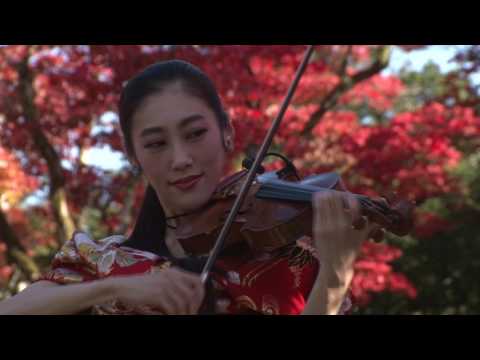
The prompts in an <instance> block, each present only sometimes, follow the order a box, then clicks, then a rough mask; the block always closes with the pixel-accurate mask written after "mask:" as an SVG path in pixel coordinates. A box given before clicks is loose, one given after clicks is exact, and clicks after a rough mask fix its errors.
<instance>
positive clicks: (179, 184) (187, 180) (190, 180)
mask: <svg viewBox="0 0 480 360" xmlns="http://www.w3.org/2000/svg"><path fill="white" fill-rule="evenodd" d="M202 177H203V174H200V175H194V176H188V177H184V178H182V179H179V180H176V181H173V182H170V185H172V186H175V187H176V188H178V189H180V190H189V189H191V188H193V187H194V186H195V185H196V184H197V182H198V181H199V180H200V179H201V178H202Z"/></svg>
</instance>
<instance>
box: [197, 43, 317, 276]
mask: <svg viewBox="0 0 480 360" xmlns="http://www.w3.org/2000/svg"><path fill="white" fill-rule="evenodd" d="M313 48H314V45H309V46H308V48H307V50H306V51H305V55H304V57H303V60H302V62H301V63H300V65H299V67H298V69H297V73H296V74H295V78H294V79H293V82H292V83H291V85H290V88H289V89H288V92H287V95H286V97H285V99H284V100H283V104H282V107H281V108H280V111H279V113H278V115H277V117H276V118H275V120H274V121H273V123H272V126H271V127H270V129H269V130H268V133H267V135H266V136H265V139H264V140H263V143H262V146H261V147H260V149H259V150H258V152H257V155H256V157H255V160H254V162H253V164H252V167H251V168H250V169H249V171H248V172H247V176H246V180H245V181H244V183H243V185H242V187H241V189H240V192H239V194H238V196H237V198H236V199H235V202H234V203H233V206H232V209H231V210H230V213H229V214H228V217H227V219H226V220H225V223H224V224H223V227H222V230H221V231H220V234H219V235H218V238H217V240H216V242H215V246H214V247H213V248H212V250H211V251H210V254H209V256H208V258H207V262H206V263H205V266H204V268H203V270H202V273H201V274H200V279H201V281H202V283H203V284H205V283H206V282H207V280H208V277H209V275H210V271H211V269H212V267H213V265H214V264H215V261H216V260H217V258H218V256H219V255H220V251H221V250H222V248H223V245H224V244H225V240H226V238H227V236H228V234H229V232H230V228H231V227H232V224H233V221H234V219H235V217H236V216H237V214H238V210H239V209H240V207H241V205H242V204H243V202H244V200H245V197H246V195H247V192H248V190H249V189H250V187H251V185H252V183H253V180H254V179H255V175H256V174H257V171H258V169H259V168H260V166H261V163H262V161H263V158H264V157H265V154H266V153H267V151H268V149H269V148H270V145H271V144H272V141H273V137H274V135H275V133H276V132H277V129H278V127H279V126H280V123H281V122H282V119H283V116H284V115H285V112H286V111H287V108H288V106H289V104H290V101H291V100H292V98H293V94H294V93H295V90H296V88H297V86H298V83H299V82H300V79H301V77H302V75H303V73H304V72H305V69H306V67H307V65H308V62H309V60H310V58H311V56H312V54H313Z"/></svg>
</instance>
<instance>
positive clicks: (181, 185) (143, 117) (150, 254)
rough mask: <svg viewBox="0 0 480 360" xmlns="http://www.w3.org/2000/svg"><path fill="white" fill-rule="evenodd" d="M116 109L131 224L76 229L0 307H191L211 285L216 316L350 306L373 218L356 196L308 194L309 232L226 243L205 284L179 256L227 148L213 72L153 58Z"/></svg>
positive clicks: (339, 310) (14, 310) (146, 310)
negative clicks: (128, 173)
mask: <svg viewBox="0 0 480 360" xmlns="http://www.w3.org/2000/svg"><path fill="white" fill-rule="evenodd" d="M119 119H120V126H121V131H122V135H123V138H124V144H125V151H126V154H127V156H128V158H129V159H130V161H131V163H132V164H133V165H134V166H135V167H136V168H137V169H138V170H139V172H140V173H141V175H142V177H143V178H144V180H145V181H146V182H147V183H148V187H147V190H146V194H145V197H144V200H143V204H142V208H141V210H140V212H139V216H138V218H137V221H136V223H135V227H134V229H133V231H132V233H131V234H130V235H129V236H123V235H113V236H110V237H107V238H105V239H93V238H91V237H90V236H89V235H88V234H87V233H84V232H80V231H79V232H76V233H75V234H74V235H73V236H72V238H71V239H70V240H69V241H67V242H66V243H65V244H64V245H63V247H62V248H61V250H60V251H59V252H58V253H57V254H56V256H55V257H54V259H53V262H52V264H51V269H50V270H49V271H48V272H47V273H45V274H44V275H43V276H42V278H41V279H40V280H39V281H37V282H35V283H33V284H32V285H30V286H29V287H28V288H26V289H25V290H24V291H22V292H20V293H19V294H17V295H16V296H14V297H12V298H9V299H7V300H5V301H3V302H2V303H0V313H2V314H77V313H91V314H162V315H163V314H172V315H183V314H188V315H192V314H198V313H199V312H200V313H201V309H202V306H203V304H204V303H205V301H204V300H205V298H206V295H208V293H209V291H210V290H211V292H212V293H213V294H215V296H214V297H213V300H212V302H211V303H212V304H213V305H212V307H211V309H213V310H211V312H213V313H217V314H279V315H299V314H343V313H345V312H346V311H348V308H349V307H350V301H349V296H348V288H349V284H350V282H351V279H352V276H353V271H354V269H353V264H354V261H355V259H356V257H357V255H358V254H359V249H360V244H361V243H362V241H364V240H366V239H367V237H368V235H369V234H370V232H371V230H372V229H373V228H374V227H375V226H376V225H375V224H373V222H371V221H370V220H369V219H368V218H367V217H365V216H362V214H361V211H360V205H359V201H358V199H357V198H355V197H354V196H353V195H352V194H350V193H348V192H342V191H331V192H318V193H315V194H314V195H313V196H312V200H311V209H312V216H311V217H312V219H311V223H312V229H310V232H309V233H310V234H311V236H302V237H300V238H298V239H296V241H293V242H291V243H288V244H286V245H284V246H280V247H278V248H276V249H274V250H272V251H251V250H249V249H248V246H247V245H245V244H242V243H239V244H237V245H236V246H232V247H231V248H229V249H228V251H226V252H225V253H224V254H220V256H219V258H218V259H217V260H216V262H215V266H214V267H213V268H212V272H211V275H210V279H211V281H209V282H208V283H204V282H203V281H202V278H201V276H200V274H199V271H198V270H195V269H193V268H192V267H191V266H190V268H189V267H188V266H182V261H183V260H185V261H184V262H185V263H188V262H187V261H186V260H188V259H189V257H191V256H192V252H191V251H190V250H187V249H186V248H184V247H183V246H182V243H181V242H180V241H179V238H178V236H177V235H178V229H179V228H182V229H188V228H189V226H191V224H193V223H194V222H195V220H196V219H198V217H199V216H202V214H205V212H203V210H202V209H203V208H204V207H205V205H206V204H208V202H209V201H210V199H211V198H212V196H213V194H214V193H215V191H216V189H217V187H218V185H219V183H221V181H222V179H223V175H224V169H225V168H226V166H227V161H228V158H229V155H231V154H232V153H233V152H234V144H235V132H234V129H233V127H232V125H231V123H230V120H229V118H228V116H227V114H226V112H225V110H224V108H223V106H222V103H221V100H220V97H219V95H218V93H217V91H216V89H215V87H214V85H213V83H212V81H211V80H210V79H209V78H208V77H207V76H206V75H205V74H204V73H203V72H202V71H201V70H199V69H198V68H196V67H195V66H193V65H191V64H189V63H186V62H183V61H179V60H173V61H166V62H161V63H157V64H154V65H152V66H150V67H148V68H146V69H145V70H144V71H143V72H141V73H140V74H138V75H137V76H135V77H134V78H132V79H131V80H130V81H129V82H128V83H127V85H126V86H125V88H124V90H123V92H122V95H121V99H120V104H119ZM193 255H195V256H200V255H203V256H205V255H208V251H206V252H205V253H203V254H199V253H197V254H193ZM206 284H210V285H209V286H206ZM209 289H210V290H209Z"/></svg>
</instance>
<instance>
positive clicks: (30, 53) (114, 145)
mask: <svg viewBox="0 0 480 360" xmlns="http://www.w3.org/2000/svg"><path fill="white" fill-rule="evenodd" d="M304 50H305V47H303V46H279V45H275V46H258V45H256V46H235V45H223V46H212V45H209V46H204V45H149V46H145V45H128V46H124V45H122V46H116V45H109V46H100V45H95V46H89V45H82V46H79V45H71V46H52V45H28V46H24V45H8V46H1V47H0V300H1V299H4V298H6V297H9V296H12V295H14V294H16V293H17V292H18V291H21V290H22V289H24V288H25V287H26V286H28V284H29V283H31V282H32V281H34V280H35V279H36V278H38V276H39V275H40V274H41V273H42V272H44V271H45V270H46V269H47V268H48V266H49V263H50V262H51V260H52V257H53V255H54V254H55V252H56V251H58V249H59V247H60V246H61V245H62V244H63V243H64V242H65V241H66V240H67V239H69V237H70V236H71V235H72V233H73V231H74V230H75V229H81V230H84V231H87V232H89V233H90V234H91V235H92V236H93V237H95V238H101V237H105V236H108V235H112V234H128V232H129V231H130V229H131V228H132V225H133V223H134V221H135V216H136V213H137V211H138V209H139V206H140V204H141V199H142V195H143V190H144V186H145V184H144V183H143V181H142V180H141V178H138V177H134V176H133V174H132V171H131V167H130V165H129V163H128V162H127V160H126V157H125V155H124V153H123V151H122V150H123V149H122V139H121V136H120V133H119V128H118V119H117V102H118V99H119V94H120V92H121V89H122V86H123V84H124V83H125V81H127V80H128V79H129V78H130V77H131V76H133V75H134V74H135V73H136V72H138V71H140V70H141V69H143V68H144V67H145V66H147V65H149V64H151V63H154V62H157V61H160V60H164V59H173V58H178V59H184V60H187V61H190V62H192V63H194V64H195V65H197V66H199V67H200V68H201V69H203V70H204V71H205V72H206V73H207V74H208V75H209V76H210V77H211V78H212V79H213V80H214V82H215V84H216V85H217V88H218V90H219V92H220V94H221V96H222V99H223V101H224V103H225V107H226V109H227V111H228V113H229V115H230V117H231V120H232V122H233V125H234V127H235V129H236V133H237V137H236V144H235V145H236V150H237V151H236V154H235V156H234V157H233V158H232V159H231V160H232V166H231V169H230V171H231V172H233V171H235V170H239V169H240V164H241V161H242V159H243V158H244V156H245V150H246V149H247V148H249V147H251V146H253V145H258V144H260V143H261V141H262V139H263V137H264V135H265V134H266V131H267V129H268V127H269V126H270V124H271V121H272V119H273V118H274V116H275V115H276V114H277V112H278V110H279V107H280V104H281V102H282V100H283V98H284V96H285V94H286V91H287V89H288V86H289V85H290V82H291V81H292V78H293V75H294V73H295V70H296V68H297V66H298V64H299V62H300V60H301V58H302V56H303V52H304ZM479 68H480V46H477V45H433V46H421V45H402V46H389V45H378V46H372V45H350V46H349V45H318V46H317V47H316V52H315V55H314V58H313V60H312V62H311V64H310V66H309V67H308V68H307V71H306V73H305V75H304V77H303V78H302V82H301V84H300V86H299V88H298V90H297V92H296V95H295V98H294V100H293V102H292V105H291V106H290V108H289V110H288V112H287V114H286V116H285V118H284V121H283V123H282V126H281V129H280V130H279V132H278V135H277V136H276V138H275V142H274V145H273V148H274V149H275V150H276V151H278V152H281V153H283V154H285V155H287V156H288V157H289V158H290V159H292V160H293V161H294V163H295V165H296V166H297V167H298V169H299V170H300V172H301V173H302V174H303V175H309V174H313V173H321V172H329V171H335V172H338V173H340V174H341V175H342V177H343V179H344V180H345V182H346V183H347V185H348V186H349V188H350V190H351V191H353V192H358V193H363V194H366V195H383V194H387V193H390V192H393V191H394V192H396V193H397V194H398V196H400V197H404V198H409V199H412V200H415V201H416V203H417V204H418V207H417V210H416V226H415V230H414V232H413V233H412V234H411V235H409V236H406V237H402V238H397V237H395V236H391V235H389V236H388V237H387V239H386V241H385V242H384V243H382V244H375V243H370V242H368V243H365V244H364V246H363V248H362V254H361V256H360V258H359V259H358V261H357V263H356V269H355V277H354V280H353V282H352V286H351V292H352V295H353V297H354V302H355V307H354V310H353V314H476V313H480V288H479V281H478V279H480V153H479V147H480V114H479V112H480V93H479V86H480V72H479ZM280 166H281V163H279V162H276V161H271V160H270V161H269V162H267V167H268V168H269V169H277V168H279V167H280Z"/></svg>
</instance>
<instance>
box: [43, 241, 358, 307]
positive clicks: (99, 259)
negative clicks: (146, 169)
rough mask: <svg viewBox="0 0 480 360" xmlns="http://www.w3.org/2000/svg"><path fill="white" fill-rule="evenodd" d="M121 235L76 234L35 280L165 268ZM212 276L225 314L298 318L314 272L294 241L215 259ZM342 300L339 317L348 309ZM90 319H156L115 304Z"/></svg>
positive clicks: (311, 255)
mask: <svg viewBox="0 0 480 360" xmlns="http://www.w3.org/2000/svg"><path fill="white" fill-rule="evenodd" d="M125 241H126V237H124V236H110V237H108V238H105V239H102V240H98V241H95V240H93V239H92V238H90V237H89V235H88V234H86V233H83V232H76V233H75V234H74V235H73V238H72V239H71V240H70V241H68V242H67V243H65V244H64V246H63V247H62V249H61V250H60V251H59V252H58V253H57V254H56V255H55V258H54V260H53V262H52V268H51V270H50V271H49V272H47V273H46V274H44V275H43V276H42V278H41V280H48V281H53V282H56V283H58V284H72V283H80V282H85V281H92V280H97V279H103V278H106V277H109V276H119V275H129V274H130V275H133V274H142V273H153V272H157V271H162V270H163V269H165V268H168V267H169V266H171V263H170V262H169V261H168V260H167V259H166V258H163V257H160V256H158V255H155V254H153V253H150V252H146V251H140V250H136V249H133V248H130V247H125V246H122V243H123V242H125ZM216 267H217V268H219V269H221V270H222V271H221V272H220V273H221V274H223V275H219V273H215V274H213V275H212V279H213V281H214V286H215V287H216V288H217V289H220V290H221V291H222V293H223V294H224V295H225V296H227V297H228V298H229V299H230V300H231V305H230V306H229V308H228V311H229V313H230V314H242V313H247V312H248V313H251V312H255V313H258V314H265V315H298V314H300V313H301V312H302V311H303V308H304V306H305V304H306V302H307V299H308V295H309V293H310V291H311V289H312V287H313V283H314V281H315V278H316V276H317V273H318V268H319V265H318V261H317V258H316V254H315V250H314V249H313V248H312V247H311V246H310V245H309V243H308V240H303V241H297V243H294V244H291V245H288V246H286V247H284V248H282V249H280V250H278V251H276V252H275V253H272V254H269V255H266V256H265V257H264V258H262V259H255V260H248V261H245V260H240V259H235V258H234V257H233V258H232V257H228V258H220V259H219V260H218V262H217V264H216ZM350 306H351V305H350V301H349V298H348V297H347V298H346V299H345V301H344V304H343V306H342V309H341V310H340V313H342V314H343V313H345V312H346V311H347V310H349V308H350ZM91 311H92V313H93V314H159V315H161V314H162V312H161V311H159V310H157V309H154V308H152V307H149V306H144V307H142V308H138V307H137V308H132V307H129V306H128V305H126V304H121V303H120V302H119V301H113V302H111V303H107V304H99V305H96V306H95V307H93V309H91Z"/></svg>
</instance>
